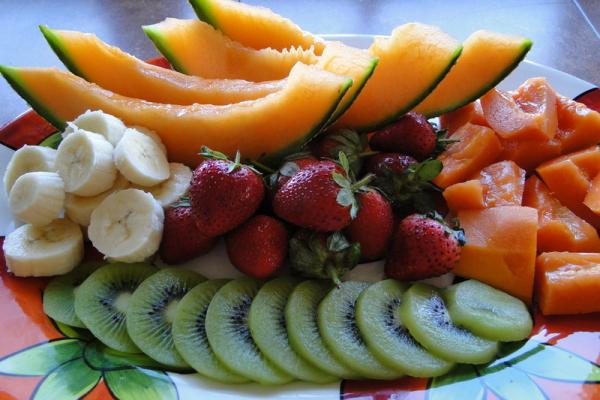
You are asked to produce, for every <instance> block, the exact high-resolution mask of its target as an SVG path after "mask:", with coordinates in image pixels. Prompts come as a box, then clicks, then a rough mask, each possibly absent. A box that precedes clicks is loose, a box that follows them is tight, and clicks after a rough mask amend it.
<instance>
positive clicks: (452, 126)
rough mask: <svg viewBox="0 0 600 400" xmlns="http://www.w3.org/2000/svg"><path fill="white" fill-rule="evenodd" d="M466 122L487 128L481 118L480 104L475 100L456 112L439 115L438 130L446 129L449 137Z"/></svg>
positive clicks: (483, 119)
mask: <svg viewBox="0 0 600 400" xmlns="http://www.w3.org/2000/svg"><path fill="white" fill-rule="evenodd" d="M467 122H470V123H472V124H475V125H482V126H488V124H487V121H486V120H485V117H484V116H483V109H482V108H481V102H480V101H479V100H475V101H474V102H472V103H469V104H467V105H465V106H462V107H461V108H459V109H457V110H454V111H450V112H449V113H446V114H443V115H440V128H442V129H447V130H448V134H449V135H452V134H454V132H456V131H457V130H458V128H460V127H461V126H463V125H464V124H466V123H467Z"/></svg>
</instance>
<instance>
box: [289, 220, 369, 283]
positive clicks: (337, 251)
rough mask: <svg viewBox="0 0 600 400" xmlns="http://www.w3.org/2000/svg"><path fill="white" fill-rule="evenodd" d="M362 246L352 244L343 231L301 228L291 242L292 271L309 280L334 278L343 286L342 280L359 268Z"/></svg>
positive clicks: (333, 279) (334, 280) (335, 281)
mask: <svg viewBox="0 0 600 400" xmlns="http://www.w3.org/2000/svg"><path fill="white" fill-rule="evenodd" d="M359 259H360V245H359V244H358V243H350V242H348V240H347V239H346V237H345V236H344V235H343V234H342V233H341V232H334V233H332V234H329V235H328V234H326V233H322V232H312V231H309V230H305V229H301V230H299V231H298V232H296V234H295V235H294V236H293V237H292V239H291V240H290V263H291V267H292V271H293V272H294V273H296V274H298V275H301V276H304V277H307V278H325V279H331V280H332V281H333V282H334V283H335V284H336V285H338V286H339V285H340V283H341V281H340V278H341V277H342V276H343V275H344V274H345V273H346V272H348V271H350V270H351V269H353V268H354V267H356V265H357V264H358V261H359Z"/></svg>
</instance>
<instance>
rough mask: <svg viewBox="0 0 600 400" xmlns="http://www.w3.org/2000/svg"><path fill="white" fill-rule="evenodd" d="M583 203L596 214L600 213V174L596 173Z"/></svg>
mask: <svg viewBox="0 0 600 400" xmlns="http://www.w3.org/2000/svg"><path fill="white" fill-rule="evenodd" d="M583 204H585V205H586V206H587V208H589V209H590V210H592V211H593V212H594V213H596V215H598V214H600V174H598V175H596V177H595V178H594V180H592V183H591V185H590V188H589V189H588V192H587V194H586V195H585V198H584V199H583Z"/></svg>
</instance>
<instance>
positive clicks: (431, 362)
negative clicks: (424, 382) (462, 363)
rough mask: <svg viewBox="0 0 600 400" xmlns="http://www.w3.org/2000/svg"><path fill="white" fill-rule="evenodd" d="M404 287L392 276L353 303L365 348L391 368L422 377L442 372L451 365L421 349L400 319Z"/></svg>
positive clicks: (365, 291)
mask: <svg viewBox="0 0 600 400" xmlns="http://www.w3.org/2000/svg"><path fill="white" fill-rule="evenodd" d="M406 289H407V285H406V284H404V283H401V282H398V281H396V280H393V279H387V280H384V281H380V282H377V283H375V284H373V285H371V286H369V287H368V288H367V289H365V290H364V291H363V292H362V293H361V294H360V296H359V297H358V300H357V302H356V323H357V325H358V328H359V330H360V332H361V334H362V337H363V338H364V340H365V343H366V344H367V348H368V349H369V350H370V351H371V352H372V353H373V354H374V355H375V356H376V357H377V358H378V359H379V360H381V362H382V363H384V364H386V365H388V366H390V367H391V368H394V369H398V370H402V371H404V372H405V373H406V374H408V375H410V376H416V377H422V378H426V377H434V376H440V375H443V374H445V373H446V372H448V371H449V370H450V369H451V368H452V367H453V366H454V364H453V363H452V362H449V361H446V360H443V359H441V358H439V357H436V356H434V355H433V354H431V353H430V352H428V351H427V350H425V349H424V348H423V347H422V346H421V345H420V344H419V343H417V341H416V340H415V339H414V338H413V337H412V336H411V335H410V333H409V332H408V330H407V329H406V327H405V326H404V324H403V323H402V320H401V319H400V315H399V314H400V312H399V310H400V304H401V303H402V295H403V294H404V292H405V291H406Z"/></svg>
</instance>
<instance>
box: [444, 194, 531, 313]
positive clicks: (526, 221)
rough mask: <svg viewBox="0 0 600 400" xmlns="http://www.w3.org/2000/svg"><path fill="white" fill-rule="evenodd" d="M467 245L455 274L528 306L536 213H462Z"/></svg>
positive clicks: (504, 210) (511, 210)
mask: <svg viewBox="0 0 600 400" xmlns="http://www.w3.org/2000/svg"><path fill="white" fill-rule="evenodd" d="M458 220H459V221H460V224H461V226H462V228H463V229H464V231H465V237H466V240H467V243H466V244H465V246H464V247H463V248H462V251H461V256H460V261H459V263H458V265H457V266H456V268H455V271H454V272H455V273H456V274H457V275H459V276H462V277H465V278H473V279H477V280H480V281H482V282H484V283H487V284H489V285H491V286H494V287H495V288H497V289H500V290H504V291H506V292H508V293H510V294H512V295H513V296H516V297H518V298H520V299H521V300H523V301H525V302H527V303H528V304H530V303H531V296H532V292H533V280H534V271H535V258H536V248H537V221H538V217H537V210H536V209H535V208H531V207H521V206H503V207H492V208H486V209H483V210H462V211H460V212H459V213H458Z"/></svg>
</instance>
